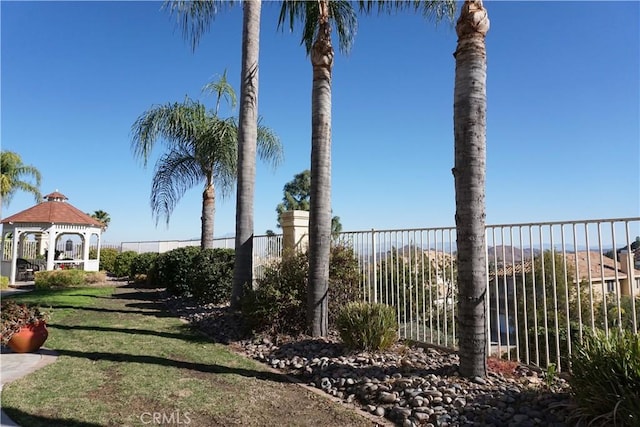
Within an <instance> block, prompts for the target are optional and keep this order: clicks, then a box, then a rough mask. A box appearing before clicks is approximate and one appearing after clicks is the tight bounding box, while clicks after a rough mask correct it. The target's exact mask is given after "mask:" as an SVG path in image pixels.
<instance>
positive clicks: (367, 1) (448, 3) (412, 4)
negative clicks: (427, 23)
mask: <svg viewBox="0 0 640 427" xmlns="http://www.w3.org/2000/svg"><path fill="white" fill-rule="evenodd" d="M374 6H375V8H376V9H377V11H378V13H386V14H388V13H392V12H396V11H398V10H407V9H409V10H411V9H413V10H414V11H415V12H420V13H422V15H423V16H424V17H425V18H427V19H434V20H435V22H436V23H438V22H440V21H441V20H443V19H447V20H448V21H449V22H450V23H451V24H453V22H454V20H455V15H456V2H455V0H392V1H385V0H360V1H358V10H359V11H360V12H363V13H365V14H369V13H371V12H372V11H373V9H374Z"/></svg>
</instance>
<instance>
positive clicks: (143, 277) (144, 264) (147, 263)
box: [129, 252, 158, 283]
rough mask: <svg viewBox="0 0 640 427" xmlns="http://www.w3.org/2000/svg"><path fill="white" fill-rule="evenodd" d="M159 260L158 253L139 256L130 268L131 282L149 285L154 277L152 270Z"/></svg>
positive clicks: (134, 259)
mask: <svg viewBox="0 0 640 427" xmlns="http://www.w3.org/2000/svg"><path fill="white" fill-rule="evenodd" d="M157 258H158V253H157V252H145V253H142V254H137V255H136V256H135V257H134V258H133V260H131V265H130V267H129V280H133V281H134V282H136V283H148V282H149V281H150V278H151V277H152V274H151V270H152V268H153V266H154V264H155V262H156V259H157Z"/></svg>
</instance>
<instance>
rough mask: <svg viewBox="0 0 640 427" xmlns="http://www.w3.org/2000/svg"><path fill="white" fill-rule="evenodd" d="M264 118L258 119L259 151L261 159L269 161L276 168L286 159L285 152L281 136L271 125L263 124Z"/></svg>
mask: <svg viewBox="0 0 640 427" xmlns="http://www.w3.org/2000/svg"><path fill="white" fill-rule="evenodd" d="M261 122H262V118H259V119H258V139H257V147H256V148H257V151H258V157H260V160H263V161H265V162H268V163H270V164H271V166H272V167H273V168H274V169H275V168H277V167H278V166H280V165H281V164H282V162H283V160H284V152H283V149H282V144H281V143H280V138H279V137H278V135H276V133H275V132H274V131H273V130H272V129H271V128H269V127H267V126H264V125H262V124H261Z"/></svg>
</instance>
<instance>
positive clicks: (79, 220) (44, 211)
mask: <svg viewBox="0 0 640 427" xmlns="http://www.w3.org/2000/svg"><path fill="white" fill-rule="evenodd" d="M44 199H45V201H44V202H42V203H38V204H37V205H35V206H33V207H30V208H29V209H25V210H23V211H21V212H18V213H16V214H13V215H11V216H9V217H6V218H4V219H3V220H2V221H0V223H1V224H9V223H14V224H16V223H47V224H74V225H93V226H96V227H102V226H103V224H102V223H101V222H100V221H98V220H97V219H95V218H92V217H90V216H89V215H87V214H86V213H84V212H82V211H81V210H80V209H78V208H76V207H75V206H73V205H71V204H69V203H67V200H69V199H68V198H67V196H65V195H64V194H62V193H59V192H58V191H54V192H53V193H50V194H47V195H46V196H44Z"/></svg>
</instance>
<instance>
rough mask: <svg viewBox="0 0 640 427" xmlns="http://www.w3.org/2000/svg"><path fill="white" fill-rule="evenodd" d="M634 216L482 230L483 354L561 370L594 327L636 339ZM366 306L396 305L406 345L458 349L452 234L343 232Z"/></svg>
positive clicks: (639, 244)
mask: <svg viewBox="0 0 640 427" xmlns="http://www.w3.org/2000/svg"><path fill="white" fill-rule="evenodd" d="M638 235H640V218H620V219H598V220H585V221H566V222H546V223H523V224H502V225H490V226H487V228H486V247H487V253H486V255H487V257H486V258H487V265H486V296H487V299H486V315H487V330H486V334H487V338H488V340H487V341H488V351H489V352H490V353H491V354H494V355H498V356H500V357H504V358H508V359H515V360H518V361H522V362H525V363H528V364H534V365H538V366H542V367H547V366H548V365H549V364H554V365H555V366H556V367H557V369H559V370H562V369H567V368H568V361H569V358H570V355H571V353H572V351H573V349H574V346H575V343H576V341H580V340H582V338H583V336H584V334H586V333H588V332H589V331H593V330H596V329H602V330H604V331H605V333H609V331H610V330H611V329H613V328H618V329H628V330H631V331H633V332H634V333H637V332H638V321H639V319H640V299H639V298H640V238H637V236H638ZM338 241H339V242H341V243H343V244H347V245H349V246H351V247H352V248H353V249H354V252H355V253H356V256H357V257H358V263H359V266H360V271H361V275H362V280H361V287H362V291H363V294H364V298H365V300H367V301H374V302H382V303H385V304H388V305H391V306H393V307H395V308H396V312H397V315H398V319H399V323H400V330H399V334H400V336H401V337H402V338H406V339H414V340H419V341H423V342H427V343H432V344H437V345H441V346H446V347H452V348H455V347H456V346H457V339H458V336H457V331H456V327H457V324H456V323H457V322H456V319H457V315H458V313H457V312H456V310H457V300H456V299H457V294H458V292H457V289H458V283H457V266H456V264H457V260H456V255H457V254H456V232H455V228H453V227H451V228H424V229H407V230H370V231H361V232H347V233H342V234H341V235H340V238H339V239H338Z"/></svg>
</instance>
